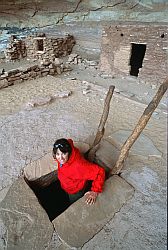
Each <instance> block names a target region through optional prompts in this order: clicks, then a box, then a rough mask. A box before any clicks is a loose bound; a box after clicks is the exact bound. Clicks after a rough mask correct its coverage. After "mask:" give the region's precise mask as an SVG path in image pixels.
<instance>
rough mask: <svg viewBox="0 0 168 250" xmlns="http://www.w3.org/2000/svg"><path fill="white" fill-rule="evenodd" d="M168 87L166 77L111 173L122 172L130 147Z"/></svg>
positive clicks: (123, 147) (122, 149)
mask: <svg viewBox="0 0 168 250" xmlns="http://www.w3.org/2000/svg"><path fill="white" fill-rule="evenodd" d="M167 88H168V78H166V80H165V81H164V82H163V83H162V84H161V86H160V87H159V89H158V91H157V93H156V95H155V96H154V98H153V100H152V101H151V102H150V103H149V105H148V106H147V108H146V109H145V111H144V112H143V114H142V116H141V117H140V119H139V121H138V123H137V125H136V126H135V128H134V130H133V132H132V134H131V135H130V136H129V137H128V139H127V140H126V141H125V143H124V144H123V146H122V148H121V151H120V155H119V158H118V160H117V162H116V164H115V166H114V168H113V169H112V170H111V171H110V174H111V175H115V174H119V173H120V171H121V169H122V167H123V164H124V161H125V160H126V158H127V156H128V153H129V150H130V148H131V147H132V145H133V144H134V142H135V141H136V139H137V138H138V137H139V135H140V134H141V132H142V131H143V129H144V128H145V126H146V124H147V122H148V121H149V119H150V117H151V115H152V113H153V112H154V110H155V109H156V107H157V106H158V104H159V102H160V100H161V98H162V97H163V95H164V93H165V92H166V90H167Z"/></svg>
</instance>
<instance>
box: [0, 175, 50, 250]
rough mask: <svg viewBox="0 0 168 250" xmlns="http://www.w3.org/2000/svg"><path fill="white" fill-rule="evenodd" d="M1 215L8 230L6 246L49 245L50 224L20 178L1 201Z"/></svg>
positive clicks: (38, 248)
mask: <svg viewBox="0 0 168 250" xmlns="http://www.w3.org/2000/svg"><path fill="white" fill-rule="evenodd" d="M0 216H1V220H2V221H3V224H4V225H5V228H6V230H7V232H6V234H4V236H5V237H6V238H5V239H4V242H5V244H6V248H5V249H13V250H19V249H20V250H21V249H26V250H31V249H37V250H41V249H45V247H47V246H48V244H49V242H50V240H51V237H52V234H53V226H52V224H51V223H50V221H49V218H48V215H47V214H46V212H45V211H44V209H43V208H42V207H41V205H40V204H39V202H38V200H37V198H36V196H35V194H34V193H33V191H32V190H31V189H30V188H29V187H28V185H27V184H26V182H25V181H24V179H23V178H19V179H18V180H17V181H15V182H14V184H13V185H12V186H11V188H10V189H9V191H8V193H7V194H6V196H5V198H4V200H3V201H2V202H1V204H0Z"/></svg>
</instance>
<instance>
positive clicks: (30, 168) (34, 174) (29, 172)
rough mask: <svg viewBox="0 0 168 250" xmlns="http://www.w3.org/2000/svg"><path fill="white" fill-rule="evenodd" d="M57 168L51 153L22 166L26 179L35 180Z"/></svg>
mask: <svg viewBox="0 0 168 250" xmlns="http://www.w3.org/2000/svg"><path fill="white" fill-rule="evenodd" d="M56 169H57V163H56V161H55V160H54V159H53V156H52V154H51V153H48V154H46V155H44V156H43V157H42V158H40V159H38V160H36V161H33V162H31V163H30V164H28V165H27V166H26V167H25V168H24V175H25V176H26V178H27V179H28V180H35V179H38V178H40V177H41V176H43V175H46V174H48V173H51V172H52V171H54V170H56Z"/></svg>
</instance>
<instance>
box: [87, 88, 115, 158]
mask: <svg viewBox="0 0 168 250" xmlns="http://www.w3.org/2000/svg"><path fill="white" fill-rule="evenodd" d="M114 89H115V86H113V85H111V86H110V87H109V90H108V92H107V95H106V98H105V101H104V109H103V114H102V116H101V120H100V123H99V126H98V129H97V133H96V136H95V139H94V142H93V144H92V146H91V147H90V149H89V150H88V151H87V152H86V153H85V156H86V157H87V158H88V160H90V161H93V159H94V157H95V153H96V151H97V148H98V145H99V143H100V141H101V139H102V137H103V135H104V131H105V129H104V126H105V123H106V121H107V118H108V114H109V109H110V101H111V98H112V95H113V92H114Z"/></svg>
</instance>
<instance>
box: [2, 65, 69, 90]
mask: <svg viewBox="0 0 168 250" xmlns="http://www.w3.org/2000/svg"><path fill="white" fill-rule="evenodd" d="M69 70H71V69H70V68H68V67H66V66H64V65H63V64H62V63H59V64H58V62H46V61H44V62H41V65H37V64H36V65H32V66H30V67H25V68H24V67H20V68H18V69H12V70H10V71H8V72H4V71H1V72H0V89H2V88H6V87H8V86H11V85H14V84H16V83H21V82H23V81H26V80H28V79H35V78H37V77H43V76H47V75H60V74H62V72H65V71H69Z"/></svg>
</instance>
